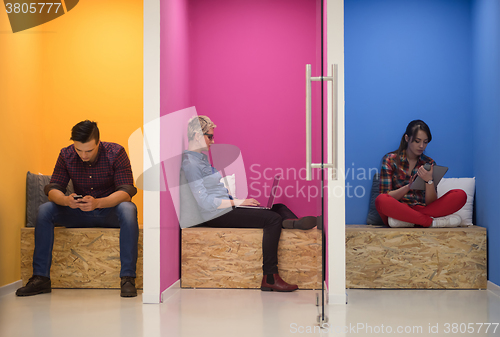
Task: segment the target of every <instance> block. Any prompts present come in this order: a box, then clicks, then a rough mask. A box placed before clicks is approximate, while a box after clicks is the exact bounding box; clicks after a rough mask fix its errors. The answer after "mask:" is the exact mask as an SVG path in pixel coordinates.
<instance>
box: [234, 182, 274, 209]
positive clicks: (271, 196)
mask: <svg viewBox="0 0 500 337" xmlns="http://www.w3.org/2000/svg"><path fill="white" fill-rule="evenodd" d="M280 179H281V175H280V174H278V175H276V176H275V177H274V182H273V187H272V188H271V194H270V195H269V200H268V201H267V206H235V207H236V208H252V209H271V207H273V204H274V199H275V198H276V190H277V189H278V184H279V182H280Z"/></svg>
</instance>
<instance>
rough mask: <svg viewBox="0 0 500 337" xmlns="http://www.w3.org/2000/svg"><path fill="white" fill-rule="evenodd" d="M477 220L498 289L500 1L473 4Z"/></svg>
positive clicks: (493, 280) (482, 1)
mask: <svg viewBox="0 0 500 337" xmlns="http://www.w3.org/2000/svg"><path fill="white" fill-rule="evenodd" d="M473 27H474V30H473V31H474V84H475V86H474V149H475V152H474V166H473V169H474V174H475V176H476V220H477V224H479V225H481V226H484V227H487V228H488V279H489V280H490V281H491V282H493V283H495V284H497V285H500V245H498V242H499V241H500V198H499V191H500V179H499V172H500V155H499V146H498V145H499V143H500V141H499V139H500V136H499V133H500V1H498V0H477V1H474V10H473Z"/></svg>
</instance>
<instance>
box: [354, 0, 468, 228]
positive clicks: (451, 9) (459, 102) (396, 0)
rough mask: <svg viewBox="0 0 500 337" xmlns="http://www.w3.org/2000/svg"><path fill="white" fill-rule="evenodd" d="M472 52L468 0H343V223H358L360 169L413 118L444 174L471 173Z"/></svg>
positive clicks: (361, 212)
mask: <svg viewBox="0 0 500 337" xmlns="http://www.w3.org/2000/svg"><path fill="white" fill-rule="evenodd" d="M472 55H473V53H472V2H471V0H377V1H373V0H345V79H346V80H345V81H346V82H345V95H346V112H345V121H346V184H347V187H346V223H348V224H355V223H365V221H366V214H367V211H368V202H369V193H370V189H371V176H370V175H369V174H368V171H369V169H370V168H372V169H379V165H380V159H381V158H382V156H383V155H384V154H385V153H387V152H389V151H392V150H395V149H396V148H397V147H398V145H399V141H400V139H401V136H402V135H403V133H404V131H405V128H406V125H407V124H408V123H409V122H410V121H411V120H413V119H422V120H424V121H425V122H426V123H427V124H429V126H430V128H431V132H432V136H433V140H432V142H431V143H430V144H429V146H428V148H427V151H426V153H427V155H429V156H431V157H432V158H434V159H435V160H436V161H437V163H438V164H441V165H445V166H449V167H450V170H449V171H448V173H447V175H446V176H447V177H472V176H473V173H474V172H473V164H472V160H471V158H472V153H473V138H472V133H473V128H472V124H473V115H472V106H473V103H472V96H473V94H472V92H473V83H472V82H473V59H472ZM353 173H354V174H353ZM372 173H373V170H372Z"/></svg>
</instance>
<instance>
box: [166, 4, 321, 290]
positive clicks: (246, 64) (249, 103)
mask: <svg viewBox="0 0 500 337" xmlns="http://www.w3.org/2000/svg"><path fill="white" fill-rule="evenodd" d="M319 4H320V2H319V0H313V1H311V0H253V1H246V0H211V1H204V0H169V1H162V2H161V6H162V7H161V18H162V20H161V115H162V117H170V116H167V115H169V114H172V113H173V112H176V111H178V110H181V109H185V108H187V107H190V106H195V107H196V110H197V111H198V114H200V115H208V116H210V117H211V118H212V120H213V121H214V122H215V124H217V126H218V127H217V128H216V130H215V134H216V138H215V139H216V142H217V143H224V144H233V145H236V146H238V147H239V148H240V149H241V152H242V157H243V161H244V164H245V168H246V177H247V182H245V181H243V180H242V179H238V177H237V185H238V186H237V190H239V191H242V190H245V188H242V187H241V184H245V183H246V184H247V185H248V193H249V196H250V197H255V198H257V199H258V200H260V201H261V202H262V203H263V202H265V201H266V200H267V196H268V194H269V190H270V189H269V188H267V189H266V188H265V184H267V185H270V184H271V183H272V179H273V175H274V174H277V173H281V174H283V175H284V177H283V178H284V179H283V180H282V182H281V184H280V186H281V196H279V197H278V199H277V200H276V202H281V203H285V204H286V205H288V206H289V207H290V208H291V209H292V210H293V211H294V212H295V213H296V214H297V215H298V216H305V215H319V214H320V208H321V204H320V202H319V195H320V194H319V193H320V191H319V188H318V187H319V183H318V181H316V182H306V181H305V169H304V167H305V113H304V111H305V65H306V64H312V69H313V76H319V74H320V56H321V50H320V40H321V39H320V22H321V21H320V12H319V9H320V8H319ZM319 106H320V90H319V83H314V84H313V116H314V115H315V114H316V115H318V113H319V110H318V109H319ZM314 113H315V114H314ZM164 120H166V119H164ZM313 126H314V127H313V144H319V143H320V130H321V128H320V124H319V118H316V117H313ZM177 133H178V134H177ZM182 133H183V130H180V129H179V130H177V131H176V129H175V128H170V127H169V125H162V135H161V137H162V138H161V153H162V157H168V156H170V155H171V154H169V151H170V150H169V149H168V147H175V148H176V149H177V148H178V149H177V150H178V151H181V150H182V149H181V147H182V143H178V142H177V141H173V140H172V139H173V138H175V139H180V137H181V136H182ZM320 154H321V149H320V147H319V146H316V147H314V148H313V162H320ZM171 164H172V163H171V162H170V165H169V166H168V167H165V170H166V171H170V170H174V171H175V169H174V168H173V167H174V166H175V163H174V165H173V166H172V165H171ZM179 165H180V159H179ZM166 173H167V174H169V175H170V176H175V173H176V172H166ZM240 178H241V177H240ZM169 182H170V180H169ZM173 184H174V185H175V182H173ZM238 197H240V195H238ZM177 203H178V198H177V197H176V196H175V193H174V195H173V197H172V195H171V194H170V193H169V192H168V191H164V192H161V229H162V230H161V273H160V277H161V290H162V291H163V290H164V289H166V288H167V287H169V286H170V285H171V284H173V283H174V282H175V281H177V280H178V279H179V276H180V275H179V262H180V261H179V259H180V256H179V224H178V220H177V216H176V212H175V207H174V204H177Z"/></svg>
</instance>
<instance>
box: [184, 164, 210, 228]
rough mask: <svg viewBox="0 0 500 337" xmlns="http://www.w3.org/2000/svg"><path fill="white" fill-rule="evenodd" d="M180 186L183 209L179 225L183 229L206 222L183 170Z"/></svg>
mask: <svg viewBox="0 0 500 337" xmlns="http://www.w3.org/2000/svg"><path fill="white" fill-rule="evenodd" d="M179 184H180V188H179V193H180V208H181V212H180V213H181V214H180V219H179V223H180V225H181V228H187V227H193V226H196V225H199V224H201V223H203V222H205V221H204V220H203V218H202V217H201V214H200V210H199V209H198V203H197V202H196V199H195V198H194V197H193V193H191V189H190V188H189V185H188V181H187V179H186V175H185V174H184V170H182V169H181V172H180V177H179Z"/></svg>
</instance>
